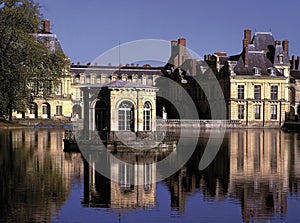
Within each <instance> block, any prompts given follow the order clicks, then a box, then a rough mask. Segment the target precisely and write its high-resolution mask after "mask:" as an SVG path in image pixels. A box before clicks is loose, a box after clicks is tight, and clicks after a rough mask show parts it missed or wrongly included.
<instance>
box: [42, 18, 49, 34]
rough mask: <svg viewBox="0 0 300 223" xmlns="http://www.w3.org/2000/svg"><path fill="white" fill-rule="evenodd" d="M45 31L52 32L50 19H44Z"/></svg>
mask: <svg viewBox="0 0 300 223" xmlns="http://www.w3.org/2000/svg"><path fill="white" fill-rule="evenodd" d="M42 24H43V33H50V20H43V22H42Z"/></svg>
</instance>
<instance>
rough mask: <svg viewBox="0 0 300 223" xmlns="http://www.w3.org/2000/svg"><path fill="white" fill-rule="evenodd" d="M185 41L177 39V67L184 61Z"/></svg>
mask: <svg viewBox="0 0 300 223" xmlns="http://www.w3.org/2000/svg"><path fill="white" fill-rule="evenodd" d="M186 58H187V56H186V39H185V38H179V39H178V66H181V65H182V64H183V63H184V61H185V60H186Z"/></svg>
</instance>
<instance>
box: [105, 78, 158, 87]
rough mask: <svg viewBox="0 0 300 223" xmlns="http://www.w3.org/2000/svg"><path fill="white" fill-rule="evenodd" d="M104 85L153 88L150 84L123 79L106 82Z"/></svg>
mask: <svg viewBox="0 0 300 223" xmlns="http://www.w3.org/2000/svg"><path fill="white" fill-rule="evenodd" d="M102 87H107V88H153V89H155V87H153V86H149V85H142V84H138V83H133V82H129V81H122V80H116V81H112V82H108V83H104V84H103V85H102Z"/></svg>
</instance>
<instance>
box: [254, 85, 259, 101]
mask: <svg viewBox="0 0 300 223" xmlns="http://www.w3.org/2000/svg"><path fill="white" fill-rule="evenodd" d="M260 98H261V86H260V85H254V99H260Z"/></svg>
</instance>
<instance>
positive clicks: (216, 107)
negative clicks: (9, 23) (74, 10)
mask: <svg viewBox="0 0 300 223" xmlns="http://www.w3.org/2000/svg"><path fill="white" fill-rule="evenodd" d="M35 35H36V38H37V39H45V40H47V41H46V42H47V44H48V47H49V50H52V51H55V50H60V51H61V50H62V47H61V45H60V43H59V41H58V39H57V37H56V35H55V34H52V33H51V32H50V22H49V21H44V23H43V29H42V31H41V33H38V34H35ZM291 64H292V66H291ZM209 73H213V75H214V78H211V77H212V76H209V75H208V74H209ZM160 77H168V78H170V79H173V80H174V81H176V82H177V83H179V84H180V85H181V86H182V87H183V88H184V90H185V91H186V92H187V93H188V94H189V95H190V96H191V98H192V99H193V101H194V104H195V106H196V109H197V111H198V114H199V119H211V118H212V115H211V111H217V112H216V113H218V112H219V113H220V114H221V113H222V109H223V108H221V107H220V104H221V101H224V100H225V107H226V108H225V110H226V112H225V113H226V115H225V116H223V115H220V118H218V119H227V121H236V122H237V123H240V124H241V125H242V126H249V127H280V126H282V124H283V122H284V121H285V120H287V119H296V118H295V117H297V115H299V112H300V110H299V108H298V107H299V105H300V96H299V95H298V91H299V90H298V89H299V88H300V87H299V86H300V82H299V79H300V75H299V58H297V60H296V59H295V57H293V59H292V60H291V61H290V60H289V42H288V41H287V40H284V41H282V42H281V41H279V40H275V39H274V37H273V35H272V33H271V32H255V33H254V35H253V36H252V35H251V30H245V31H244V39H243V50H242V52H241V53H240V54H238V55H233V56H227V54H226V53H224V52H217V53H214V54H213V55H205V56H204V60H197V59H194V58H191V55H190V54H189V52H188V50H187V48H186V39H184V38H179V39H178V41H176V40H173V41H171V53H170V59H169V61H168V63H167V64H166V66H164V67H151V66H150V65H143V66H138V65H134V64H131V65H129V64H127V65H125V66H111V65H107V66H103V65H101V66H100V65H98V64H90V63H89V64H87V65H81V64H80V63H77V64H72V65H70V68H69V70H68V71H66V72H65V74H64V75H63V78H62V79H61V82H60V83H58V84H57V85H56V87H55V88H52V93H51V96H50V97H48V98H45V97H44V96H43V86H40V85H39V83H36V82H34V81H33V82H32V83H29V87H30V88H31V90H32V102H31V103H30V105H29V106H28V111H27V112H26V113H18V112H14V114H13V115H14V118H17V119H24V118H25V119H52V120H68V121H74V120H81V119H83V117H89V118H88V122H89V123H85V125H86V126H87V125H88V128H89V129H90V130H96V129H98V130H99V129H107V130H112V131H116V130H121V129H122V128H124V130H130V131H133V132H137V131H144V130H148V129H149V128H150V129H151V130H155V128H156V127H155V126H156V124H155V120H156V115H159V116H160V115H161V112H160V111H162V110H163V109H165V110H166V112H167V113H168V118H169V119H170V118H171V119H178V118H179V117H178V114H177V113H176V110H175V109H174V107H173V106H172V105H171V104H170V103H169V102H168V101H166V100H163V99H162V98H157V99H156V93H155V92H156V91H157V90H158V89H159V86H160V79H159V78H160ZM195 78H198V79H197V81H198V82H197V81H195ZM214 79H216V80H217V84H218V85H219V86H220V89H221V91H222V92H221V91H218V90H216V89H217V88H216V86H212V85H211V84H212V83H214V84H216V83H215V82H216V81H215V80H214ZM199 81H200V82H201V84H199ZM200 85H201V86H200ZM102 88H103V89H102ZM87 89H92V90H91V91H90V92H89V95H88V97H87V96H84V94H85V93H84V92H86V91H87ZM101 89H102V90H101ZM104 89H106V90H104ZM100 90H101V92H104V91H105V92H104V95H100V94H99V92H100ZM160 92H161V93H162V95H164V94H166V95H168V97H171V98H174V100H175V101H176V100H177V98H178V100H181V102H180V103H182V105H183V107H185V108H187V111H186V113H187V114H188V113H189V111H188V106H185V103H186V101H185V100H182V95H178V94H179V92H176V91H174V89H169V88H160ZM84 97H86V99H87V102H86V103H88V104H85V99H84ZM105 97H106V98H105ZM101 100H102V102H103V100H104V101H105V103H104V102H103V103H104V104H103V103H102V102H100V101H101ZM123 101H124V103H125V104H124V103H123ZM208 101H210V103H208ZM146 102H147V103H146ZM145 103H146V104H145ZM104 105H105V106H109V108H106V109H108V110H107V111H106V112H104V113H103V107H102V106H104ZM120 106H121V107H122V106H123V107H122V109H123V110H124V111H123V110H122V109H121V107H120ZM124 106H125V107H126V106H127V107H128V106H129V107H130V108H131V109H132V111H131V113H130V112H129V111H128V112H129V113H128V114H129V116H130V120H129V119H128V120H126V119H124V120H123V121H124V123H127V124H128V123H129V124H128V126H127V124H124V123H123V124H124V125H123V124H122V125H121V123H120V122H121V121H120V117H119V115H120V114H121V113H122V112H123V113H124V114H127V113H126V112H127V110H126V109H125V107H124ZM128 109H129V108H128ZM146 109H148V110H149V111H151V115H150V118H149V120H151V121H150V123H151V127H149V126H148V127H145V123H144V122H145V121H144V118H145V117H146V116H147V115H146V116H145V110H146ZM121 110H122V111H121ZM104 114H105V115H106V116H103V115H104ZM107 115H108V116H107ZM101 117H102V118H103V117H105V119H106V118H107V120H109V121H107V122H105V123H106V124H103V125H102V124H101V126H99V124H97V120H100V119H101ZM147 117H148V116H147ZM187 117H188V116H187ZM215 118H216V117H215ZM148 123H149V122H148ZM104 125H105V126H104Z"/></svg>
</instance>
